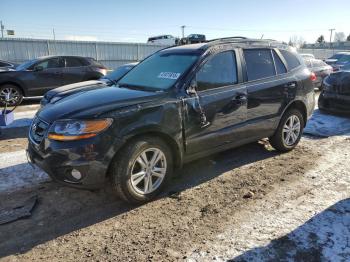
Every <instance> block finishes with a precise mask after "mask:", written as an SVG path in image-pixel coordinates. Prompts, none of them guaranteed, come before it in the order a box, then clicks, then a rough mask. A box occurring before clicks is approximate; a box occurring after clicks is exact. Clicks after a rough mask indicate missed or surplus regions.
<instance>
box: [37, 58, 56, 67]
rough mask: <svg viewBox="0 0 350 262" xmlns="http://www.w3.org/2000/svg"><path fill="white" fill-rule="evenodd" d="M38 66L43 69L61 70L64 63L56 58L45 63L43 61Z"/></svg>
mask: <svg viewBox="0 0 350 262" xmlns="http://www.w3.org/2000/svg"><path fill="white" fill-rule="evenodd" d="M36 66H42V67H43V69H44V70H45V69H49V68H59V67H62V63H61V61H60V58H58V57H56V58H51V59H48V60H45V61H42V62H40V63H38V64H36Z"/></svg>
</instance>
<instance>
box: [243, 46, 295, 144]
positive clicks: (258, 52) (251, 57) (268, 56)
mask: <svg viewBox="0 0 350 262" xmlns="http://www.w3.org/2000/svg"><path fill="white" fill-rule="evenodd" d="M243 56H244V60H245V65H246V66H245V69H246V71H245V72H246V80H247V96H248V106H247V121H248V123H249V131H248V133H247V135H249V136H251V137H257V138H261V137H265V136H270V135H271V132H273V130H274V129H275V126H276V124H277V123H278V119H279V115H280V114H281V113H282V111H283V109H284V108H285V106H286V105H287V103H288V101H289V100H290V99H292V96H293V94H292V93H290V90H294V89H296V87H297V84H298V83H297V80H296V79H294V78H293V77H292V76H290V75H288V73H287V68H286V65H285V64H284V62H283V59H281V57H282V56H280V53H279V52H278V50H274V49H268V48H266V49H264V48H262V49H260V48H259V49H258V48H256V49H255V48H254V49H245V50H243Z"/></svg>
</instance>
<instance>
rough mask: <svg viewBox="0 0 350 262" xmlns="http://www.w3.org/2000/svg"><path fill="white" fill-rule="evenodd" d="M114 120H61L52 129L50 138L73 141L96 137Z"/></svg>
mask: <svg viewBox="0 0 350 262" xmlns="http://www.w3.org/2000/svg"><path fill="white" fill-rule="evenodd" d="M112 122H113V120H112V119H111V118H106V119H98V120H59V121H56V122H55V123H54V124H53V126H52V127H51V128H50V131H49V135H48V138H49V139H52V140H58V141H72V140H79V139H84V138H90V137H94V136H96V135H97V134H99V133H101V132H103V131H104V130H106V129H107V128H108V127H109V126H110V125H111V124H112Z"/></svg>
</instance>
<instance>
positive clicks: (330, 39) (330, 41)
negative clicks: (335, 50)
mask: <svg viewBox="0 0 350 262" xmlns="http://www.w3.org/2000/svg"><path fill="white" fill-rule="evenodd" d="M329 31H331V35H330V37H329V46H330V47H331V46H332V35H333V31H335V29H334V28H333V29H329Z"/></svg>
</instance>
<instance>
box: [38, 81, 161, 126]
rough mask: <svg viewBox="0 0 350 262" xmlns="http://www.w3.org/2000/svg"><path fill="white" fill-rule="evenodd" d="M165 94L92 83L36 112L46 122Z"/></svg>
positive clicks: (93, 114) (86, 115)
mask: <svg viewBox="0 0 350 262" xmlns="http://www.w3.org/2000/svg"><path fill="white" fill-rule="evenodd" d="M104 87H105V86H104ZM164 94H165V92H154V91H141V90H135V89H129V88H123V87H117V86H109V87H105V88H101V86H100V85H95V86H92V85H91V86H89V87H88V88H87V89H86V88H84V89H82V90H80V91H79V92H73V93H72V94H70V95H67V96H64V97H63V98H62V99H60V100H58V101H57V102H54V103H49V104H47V105H46V106H45V107H43V108H41V109H40V110H39V111H38V116H39V117H40V118H41V119H43V120H44V121H46V122H48V123H52V122H54V121H55V120H58V119H73V118H95V117H98V116H99V115H101V114H103V113H106V112H109V111H114V110H118V109H121V108H125V107H130V106H132V105H136V104H142V103H146V102H149V101H152V100H154V99H157V98H160V97H162V96H164Z"/></svg>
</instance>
